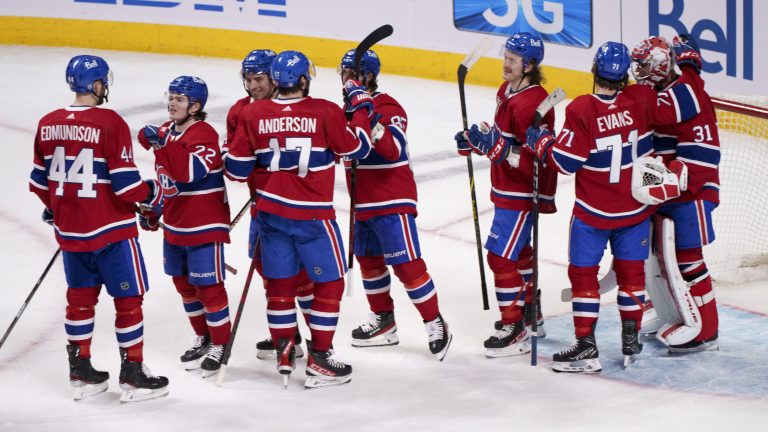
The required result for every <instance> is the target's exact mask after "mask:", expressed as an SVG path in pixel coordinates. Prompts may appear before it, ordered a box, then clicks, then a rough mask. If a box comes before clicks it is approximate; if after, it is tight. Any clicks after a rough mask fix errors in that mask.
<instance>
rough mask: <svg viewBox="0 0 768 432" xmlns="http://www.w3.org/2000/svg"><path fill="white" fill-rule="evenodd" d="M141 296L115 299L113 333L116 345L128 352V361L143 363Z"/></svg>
mask: <svg viewBox="0 0 768 432" xmlns="http://www.w3.org/2000/svg"><path fill="white" fill-rule="evenodd" d="M142 301H143V299H142V297H141V296H134V297H121V298H116V299H115V300H114V302H115V333H116V334H117V345H118V346H119V347H120V348H125V350H126V351H127V352H128V361H131V362H143V361H144V355H143V351H144V315H143V313H142V310H141V304H142Z"/></svg>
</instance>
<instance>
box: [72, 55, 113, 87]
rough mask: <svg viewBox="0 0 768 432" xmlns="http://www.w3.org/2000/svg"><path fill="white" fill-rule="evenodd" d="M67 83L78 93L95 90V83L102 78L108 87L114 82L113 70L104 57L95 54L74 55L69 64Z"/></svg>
mask: <svg viewBox="0 0 768 432" xmlns="http://www.w3.org/2000/svg"><path fill="white" fill-rule="evenodd" d="M66 77H67V84H69V89H70V90H72V91H73V92H76V93H89V92H91V91H93V83H94V82H95V81H99V80H101V82H102V83H104V85H105V86H107V88H109V86H110V85H111V84H112V72H111V71H110V70H109V65H107V62H106V61H104V59H103V58H101V57H98V56H93V55H78V56H74V57H72V60H70V61H69V64H68V65H67V72H66Z"/></svg>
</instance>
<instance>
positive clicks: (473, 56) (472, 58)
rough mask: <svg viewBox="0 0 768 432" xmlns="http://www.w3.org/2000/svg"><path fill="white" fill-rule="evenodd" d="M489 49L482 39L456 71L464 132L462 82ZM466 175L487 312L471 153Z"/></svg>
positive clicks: (465, 128) (465, 103) (485, 39)
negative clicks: (467, 175)
mask: <svg viewBox="0 0 768 432" xmlns="http://www.w3.org/2000/svg"><path fill="white" fill-rule="evenodd" d="M490 48H491V39H489V38H483V39H482V40H481V41H480V42H479V43H478V44H477V45H475V47H474V48H472V50H471V51H470V52H469V54H467V56H466V57H464V60H462V61H461V64H460V65H459V70H458V71H457V73H456V74H457V76H458V81H459V99H460V100H461V121H462V125H463V126H464V131H467V130H468V129H469V125H468V122H467V100H466V97H465V95H464V80H465V79H466V77H467V73H468V72H469V69H470V68H471V67H472V66H473V65H474V64H475V63H477V61H478V60H480V57H482V56H483V54H485V53H486V52H488V50H489V49H490ZM467 173H468V174H469V195H470V197H471V200H472V218H473V220H474V223H475V243H476V244H477V261H478V264H479V266H480V290H481V292H482V296H483V310H488V309H489V306H488V285H487V284H486V282H485V263H484V262H483V247H482V239H481V238H480V219H479V217H478V215H477V195H476V194H475V170H474V168H473V167H472V153H469V154H468V155H467Z"/></svg>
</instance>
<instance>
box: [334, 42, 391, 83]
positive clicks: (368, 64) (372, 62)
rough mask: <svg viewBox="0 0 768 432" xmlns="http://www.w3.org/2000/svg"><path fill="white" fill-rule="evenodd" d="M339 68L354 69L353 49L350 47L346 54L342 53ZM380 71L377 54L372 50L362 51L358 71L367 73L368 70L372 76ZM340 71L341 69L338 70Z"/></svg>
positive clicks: (375, 75)
mask: <svg viewBox="0 0 768 432" xmlns="http://www.w3.org/2000/svg"><path fill="white" fill-rule="evenodd" d="M340 68H341V69H354V68H355V50H353V49H351V50H349V51H347V53H346V54H344V57H342V58H341V65H340ZM380 71H381V60H379V56H378V55H376V53H375V52H373V50H367V51H366V52H364V53H363V56H362V57H360V72H363V73H364V74H366V75H367V74H368V73H369V72H370V73H372V74H373V76H374V77H377V76H379V72H380ZM339 73H341V71H339Z"/></svg>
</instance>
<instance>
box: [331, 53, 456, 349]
mask: <svg viewBox="0 0 768 432" xmlns="http://www.w3.org/2000/svg"><path fill="white" fill-rule="evenodd" d="M380 70H381V62H380V60H379V57H378V56H377V55H376V53H375V52H373V51H371V50H368V51H366V52H365V53H364V54H363V56H362V59H361V61H360V76H359V77H358V76H356V73H355V50H350V51H348V52H347V53H346V54H344V56H343V57H342V59H341V64H340V73H341V81H342V83H346V84H349V85H351V87H350V88H347V87H346V86H345V89H344V91H345V92H346V93H347V96H346V98H347V100H348V103H347V105H346V106H345V109H346V110H347V111H349V108H350V107H349V103H351V99H352V98H354V97H355V96H356V95H358V94H360V95H362V96H363V97H365V96H366V95H370V97H371V98H372V99H373V106H374V108H375V111H376V113H377V114H379V115H381V118H380V119H378V122H379V123H378V125H376V127H375V129H376V132H375V133H374V136H373V137H372V139H373V141H374V143H373V144H374V149H373V150H372V151H371V153H370V154H369V155H368V157H366V158H365V159H360V160H359V161H358V162H357V163H358V165H357V168H356V170H357V173H356V176H355V178H356V180H355V181H356V182H357V185H356V187H355V197H354V202H355V227H354V230H355V235H354V239H355V240H354V242H355V244H354V246H350V247H354V249H353V250H354V254H355V257H356V258H357V262H358V263H360V271H361V273H362V276H363V287H364V288H365V292H366V297H367V299H368V304H369V305H370V309H371V314H370V317H369V320H368V322H366V323H364V324H362V325H361V326H359V327H358V328H356V329H354V330H353V331H352V346H355V347H370V346H384V345H396V344H398V343H399V339H398V337H397V325H396V324H395V316H394V309H395V305H394V303H393V302H392V297H391V296H390V294H389V289H390V283H391V282H390V281H391V277H390V273H389V270H388V269H387V266H392V269H393V270H394V272H395V275H396V276H397V278H398V279H400V282H402V284H403V285H404V286H405V289H406V291H407V292H408V296H409V297H410V298H411V302H412V303H413V305H414V306H416V309H417V310H418V311H419V314H421V319H422V320H423V321H424V325H425V326H426V329H427V335H428V338H429V350H430V352H431V353H432V354H434V355H435V356H436V357H437V358H438V359H439V360H441V361H442V360H443V359H444V358H445V355H446V354H447V352H448V348H449V347H450V344H451V338H452V336H451V332H450V331H449V329H448V325H447V324H446V323H445V320H444V319H443V317H442V315H441V314H440V309H439V307H438V301H437V290H436V289H435V285H434V283H433V282H432V278H431V277H430V275H429V273H427V266H426V264H425V263H424V260H423V259H422V258H421V249H420V246H419V235H418V231H417V230H416V215H417V212H416V182H415V181H414V179H413V171H411V167H410V160H409V156H408V148H407V145H408V140H407V138H406V129H407V127H408V116H407V115H406V113H405V110H403V108H402V107H401V106H400V104H399V103H397V101H396V100H395V99H394V98H393V97H392V96H390V95H388V94H386V93H381V92H379V91H377V89H378V82H377V78H378V76H379V71H380ZM358 80H359V81H358ZM350 92H352V93H350ZM362 92H364V93H365V94H363V93H362ZM351 164H352V161H346V162H345V165H347V167H348V168H349V167H351ZM347 177H348V178H347V180H348V181H351V180H350V176H347Z"/></svg>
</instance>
